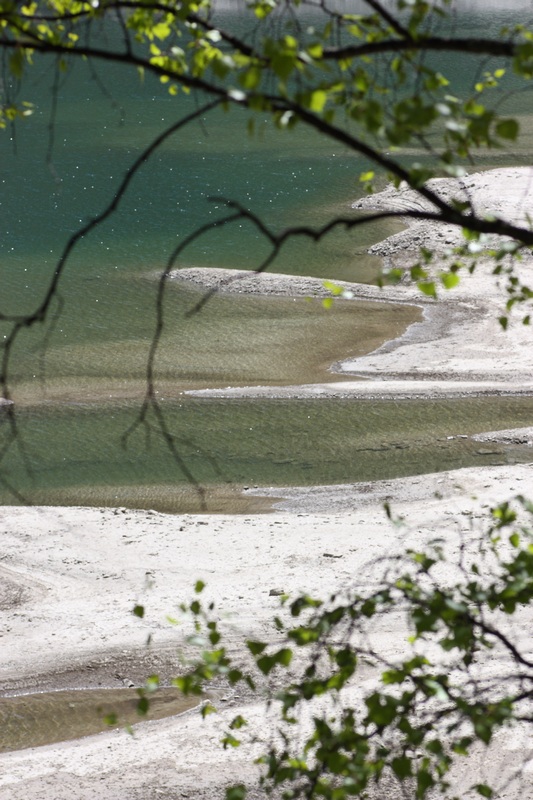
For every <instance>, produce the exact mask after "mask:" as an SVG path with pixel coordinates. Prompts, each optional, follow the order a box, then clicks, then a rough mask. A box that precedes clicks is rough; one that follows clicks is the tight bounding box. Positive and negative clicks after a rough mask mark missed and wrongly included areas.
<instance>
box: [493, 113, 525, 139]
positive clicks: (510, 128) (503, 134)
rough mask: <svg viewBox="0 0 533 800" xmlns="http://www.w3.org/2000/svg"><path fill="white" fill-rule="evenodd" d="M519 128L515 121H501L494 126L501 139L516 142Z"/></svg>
mask: <svg viewBox="0 0 533 800" xmlns="http://www.w3.org/2000/svg"><path fill="white" fill-rule="evenodd" d="M519 131H520V126H519V125H518V122H517V121H516V120H515V119H502V120H500V121H499V122H498V123H497V124H496V133H497V134H498V136H499V137H500V138H501V139H510V140H511V141H513V142H514V141H516V139H517V138H518V133H519Z"/></svg>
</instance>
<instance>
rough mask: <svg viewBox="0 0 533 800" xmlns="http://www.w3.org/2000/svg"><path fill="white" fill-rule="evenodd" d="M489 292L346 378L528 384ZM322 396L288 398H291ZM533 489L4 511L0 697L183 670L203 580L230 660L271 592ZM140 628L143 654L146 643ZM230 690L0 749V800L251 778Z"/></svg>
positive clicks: (532, 467) (530, 363)
mask: <svg viewBox="0 0 533 800" xmlns="http://www.w3.org/2000/svg"><path fill="white" fill-rule="evenodd" d="M529 175H530V173H529V170H528V171H523V170H513V171H505V172H503V171H498V172H497V173H496V174H493V175H492V176H491V179H490V181H488V182H487V186H485V185H483V187H482V188H483V197H485V198H487V197H488V198H489V199H490V197H492V196H493V195H491V194H490V191H492V189H493V188H494V187H495V189H494V192H493V194H494V196H495V197H497V198H498V202H500V201H501V199H502V198H503V199H505V198H506V197H508V206H506V207H505V209H506V210H507V212H508V211H509V207H510V203H511V195H512V196H513V197H514V198H515V200H516V197H517V191H518V190H517V187H518V186H519V187H520V192H519V196H520V201H521V202H522V203H523V202H524V201H527V203H529V202H530V199H531V197H532V196H533V195H531V194H530V192H529ZM513 176H516V181H515V182H513V181H514V177H513ZM475 180H476V181H481V180H482V179H481V178H479V179H477V178H476V179H475ZM485 180H486V178H485V177H483V181H485ZM476 186H477V184H476ZM476 186H474V187H473V188H476ZM509 187H512V188H509ZM404 201H405V198H402V202H404ZM378 202H379V199H378ZM387 202H391V198H390V196H389V198H388V201H387ZM532 207H533V204H532ZM505 209H504V210H505ZM415 234H416V232H415ZM416 235H418V234H416ZM400 236H403V234H401V235H400ZM393 244H394V243H393ZM386 246H387V247H389V253H388V255H389V257H392V256H394V253H393V249H394V248H393V247H392V246H391V243H390V242H389V243H388V245H386ZM401 247H402V250H403V248H404V247H405V240H404V241H403V243H402V244H401ZM490 286H491V285H490V283H489V279H488V277H487V276H486V275H485V274H481V272H480V273H478V274H477V276H474V277H473V278H472V279H471V280H469V281H468V282H465V284H464V286H463V287H462V288H461V291H460V292H459V293H458V294H456V297H457V301H453V302H450V300H448V299H446V300H442V301H439V302H438V303H436V304H434V306H435V308H436V309H438V311H436V312H435V314H434V315H433V316H432V313H433V312H432V310H430V311H429V312H428V317H427V320H426V322H425V323H421V325H420V326H419V327H418V328H416V329H415V330H414V331H413V330H410V331H409V332H408V333H407V334H406V336H404V337H402V338H401V340H400V341H398V342H396V343H394V344H393V345H389V346H385V347H383V348H380V350H379V351H377V352H376V353H373V354H371V355H369V356H365V357H364V358H362V359H361V358H360V359H357V360H356V361H354V362H350V363H349V364H344V365H342V370H343V371H344V372H347V373H348V372H357V373H358V374H365V375H371V376H377V375H379V380H377V378H376V377H372V379H371V380H369V381H367V382H365V384H364V387H365V391H367V392H368V393H370V394H372V392H375V393H376V394H378V395H379V396H384V394H385V393H391V394H395V393H400V394H401V395H407V394H410V393H413V394H417V393H420V394H422V395H424V396H427V395H428V394H433V393H442V394H453V393H454V392H460V393H463V394H468V393H470V392H473V391H475V392H477V391H479V392H505V393H508V392H529V391H531V389H532V388H533V348H531V346H530V344H528V341H529V336H530V333H529V330H528V329H525V328H523V327H522V326H518V325H517V326H512V328H511V330H510V332H508V333H506V334H504V333H503V332H502V333H500V331H499V329H498V326H497V323H495V321H494V316H495V314H496V313H497V311H496V309H497V303H498V302H501V297H500V299H499V300H498V295H497V292H496V290H495V289H493V288H489V287H490ZM392 291H394V292H395V293H400V295H401V296H402V298H405V299H412V298H413V290H412V288H411V287H396V288H395V289H394V290H391V296H392ZM456 302H457V304H458V305H459V306H460V309H459V311H457V310H456ZM426 307H428V308H429V306H427V305H426ZM457 314H458V315H459V316H458V317H457V316H455V317H454V316H453V315H457ZM448 315H452V317H451V321H450V318H449V317H448ZM435 320H436V321H435ZM454 320H455V322H454ZM424 326H426V327H424ZM428 334H430V335H428ZM420 373H423V374H422V378H420ZM417 376H418V377H417ZM352 383H354V382H350V381H346V382H340V383H339V386H337V388H335V386H336V385H335V384H328V385H327V390H330V391H337V390H338V391H340V392H351V393H352V394H354V395H357V392H360V391H361V389H360V386H361V384H360V383H359V384H357V385H356V386H357V387H358V388H357V389H355V388H353V387H352V389H348V388H347V386H350V385H351V384H352ZM354 385H355V384H354ZM332 386H333V387H334V388H333V389H332ZM323 390H325V387H307V388H306V387H295V389H294V393H295V394H298V393H299V392H307V393H309V394H319V393H321V392H322V391H323ZM258 391H259V390H257V389H256V390H254V392H255V393H258ZM272 391H273V390H271V389H270V390H269V392H272ZM239 392H241V393H242V389H239ZM532 433H533V432H532V431H531V430H530V429H527V430H524V431H521V432H518V433H517V432H503V434H501V437H500V438H503V439H504V440H506V437H507V440H510V441H514V440H517V441H518V440H519V441H525V442H528V441H531V440H532ZM491 436H492V437H493V438H498V437H499V436H500V434H499V432H497V431H496V432H491ZM532 454H533V451H532ZM532 461H533V459H532ZM532 479H533V464H528V465H518V466H508V467H491V468H481V469H466V470H458V471H455V472H451V473H441V474H438V475H428V476H419V477H416V478H407V479H399V480H394V481H381V482H378V483H375V484H359V485H356V486H345V487H322V488H316V487H315V488H311V489H300V490H297V489H295V490H289V491H287V492H282V493H280V490H279V489H276V494H277V495H278V496H279V495H280V494H285V495H286V497H287V500H286V502H285V504H283V505H282V508H283V509H284V510H278V511H277V512H275V513H273V514H271V515H257V516H253V515H252V516H240V517H237V516H193V515H186V516H179V517H172V516H164V515H161V514H157V513H154V512H127V511H122V510H117V511H112V510H99V509H79V508H8V507H6V508H3V509H2V510H1V516H0V520H1V523H0V524H1V531H2V537H1V540H0V541H1V544H0V579H1V581H2V583H0V625H1V627H0V647H1V656H0V663H1V668H2V686H3V688H4V690H5V691H8V692H16V691H20V690H31V689H33V688H40V689H46V688H54V687H60V686H75V687H76V686H78V687H79V686H96V685H98V684H101V685H103V686H117V685H121V684H122V683H123V682H124V681H125V680H126V681H129V680H132V681H133V682H136V683H137V682H138V681H140V680H141V678H142V676H144V675H147V674H150V673H151V672H153V671H157V672H159V673H160V674H161V676H162V677H163V679H167V678H168V677H169V676H171V675H172V674H175V673H176V672H178V671H179V670H180V669H182V668H183V660H182V657H181V655H180V648H181V647H182V646H183V644H184V640H185V636H186V634H187V632H188V630H189V629H188V626H187V625H180V626H178V627H173V626H171V625H170V624H169V623H168V621H167V619H166V617H167V615H176V614H177V609H178V606H179V603H180V602H182V601H184V600H187V599H189V598H191V596H192V587H193V585H194V582H195V581H196V580H197V579H198V578H202V579H203V580H204V581H205V582H206V583H207V586H208V588H207V590H206V592H207V596H208V597H210V598H213V599H214V600H216V602H217V607H218V608H219V609H220V615H221V618H222V621H223V624H224V628H225V629H226V631H227V635H228V637H229V646H230V650H231V651H232V652H234V653H235V654H236V655H237V656H239V653H241V652H242V639H243V636H244V635H246V636H248V635H253V636H258V637H268V638H269V639H272V638H273V637H274V636H275V634H274V633H273V632H272V628H271V626H270V624H269V623H270V620H271V619H272V616H273V615H274V614H275V613H276V612H277V610H278V599H277V597H276V596H273V595H271V594H270V592H271V590H276V591H277V592H278V591H281V590H282V591H285V592H289V593H296V592H299V591H308V592H311V593H317V594H319V595H326V594H329V593H330V592H331V591H332V590H335V589H342V587H345V586H348V585H353V583H354V581H358V580H361V576H364V575H366V570H365V569H364V565H365V564H367V563H368V562H369V561H370V560H371V559H373V558H375V557H378V556H380V555H385V554H390V553H391V552H394V551H395V550H396V549H397V548H401V547H402V546H404V545H405V543H406V542H407V541H409V542H411V543H416V544H422V543H423V542H424V541H426V540H427V538H428V537H432V536H434V535H435V533H436V532H438V533H441V534H443V535H444V536H447V537H449V538H450V541H452V542H455V543H458V541H460V539H461V537H462V536H471V531H472V528H471V525H472V524H474V526H475V525H476V524H477V523H476V520H479V519H480V518H482V517H483V516H484V515H485V514H486V512H487V510H488V508H489V507H490V506H491V505H493V504H494V503H495V502H497V501H498V500H502V499H506V498H507V497H509V496H511V495H513V494H517V493H524V494H528V493H529V492H530V491H531V487H532V484H533V480H532ZM435 493H438V494H439V498H437V497H435ZM384 500H388V501H390V502H391V503H392V505H393V507H394V509H395V511H396V512H397V513H398V514H401V515H404V516H405V517H406V519H407V521H408V523H409V524H408V527H407V528H406V530H405V532H404V533H402V534H399V532H398V531H397V529H395V528H393V526H392V525H391V523H390V522H389V520H388V519H387V517H386V515H385V512H384V510H383V508H382V503H383V501H384ZM291 509H292V510H291ZM453 546H456V545H453ZM452 549H453V548H452ZM136 602H141V603H143V604H144V605H145V606H146V610H147V613H146V617H145V618H144V619H143V620H140V619H138V618H137V617H135V616H133V614H132V613H131V611H132V608H133V605H134V604H135V603H136ZM387 624H389V625H390V627H387ZM148 634H151V635H152V645H151V647H150V648H147V647H146V646H145V642H146V639H147V636H148ZM378 636H379V637H381V643H382V645H383V647H384V648H385V650H386V651H387V652H389V653H390V654H391V655H393V654H394V653H395V652H398V651H400V650H401V649H402V648H404V646H405V636H406V632H405V630H404V628H403V626H402V625H399V624H398V620H396V619H394V618H391V619H390V621H389V623H386V622H385V623H384V625H383V627H382V628H381V629H380V631H379V632H378ZM239 694H240V692H239V691H237V692H235V693H233V694H232V693H228V694H227V695H225V697H224V699H221V700H220V702H219V704H218V705H219V708H220V709H221V714H220V715H219V716H213V717H209V718H208V720H207V721H205V722H202V721H201V720H200V718H199V716H198V715H197V713H196V712H188V713H187V714H186V715H184V716H182V717H179V718H174V719H168V720H165V721H162V722H156V723H143V724H142V725H141V726H139V728H138V729H137V733H136V736H135V738H134V739H132V738H131V737H130V736H128V735H127V734H126V733H124V732H122V731H118V732H111V733H105V734H100V735H98V736H93V737H88V738H86V739H83V740H80V741H77V742H71V743H65V744H62V745H51V746H48V747H43V748H37V749H34V750H25V751H20V752H15V753H10V754H5V755H0V800H78V799H79V800H85V798H87V799H88V798H91V800H92V798H96V797H97V798H99V800H119V798H120V800H125V798H128V800H152V798H157V797H161V798H178V797H179V798H188V797H191V798H192V797H195V798H206V799H207V798H212V797H213V798H214V797H219V796H222V791H221V787H222V786H223V785H224V784H225V783H226V782H227V781H228V780H248V779H251V778H252V777H253V775H254V769H255V768H254V767H252V766H250V764H251V755H253V753H254V752H256V750H254V746H253V745H249V746H247V747H244V748H243V749H241V750H237V751H235V752H233V751H232V752H230V753H228V752H227V751H226V752H224V751H222V749H221V748H220V747H219V745H218V744H217V742H218V739H219V736H220V730H221V727H222V723H223V721H224V720H225V719H230V718H231V717H232V716H234V715H235V714H236V713H237V712H238V711H239V710H241V711H242V713H244V714H245V715H246V716H248V717H250V718H251V719H252V722H253V725H252V729H253V732H255V733H259V734H261V733H264V732H265V730H266V731H267V730H268V721H267V720H266V719H265V712H264V710H263V708H262V706H261V704H260V703H257V700H253V699H251V698H245V697H243V696H242V694H241V696H239ZM526 751H527V745H526V744H525V743H524V741H522V740H521V739H518V738H516V737H515V738H514V739H513V738H512V737H502V739H501V740H500V741H499V742H498V747H497V749H496V751H495V752H494V754H493V755H492V756H491V760H490V763H489V766H488V770H489V773H490V774H489V775H488V778H489V779H490V778H498V777H501V775H502V774H503V772H502V765H505V764H506V763H516V760H517V758H523V757H525V756H526V755H527V753H526ZM469 783H470V780H469ZM505 796H506V797H507V798H510V797H515V796H516V797H517V798H518V797H519V796H520V797H523V796H525V795H523V794H522V795H520V794H516V792H515V794H512V792H508V793H507V794H506V795H505ZM502 797H503V795H502ZM383 798H385V795H383Z"/></svg>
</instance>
